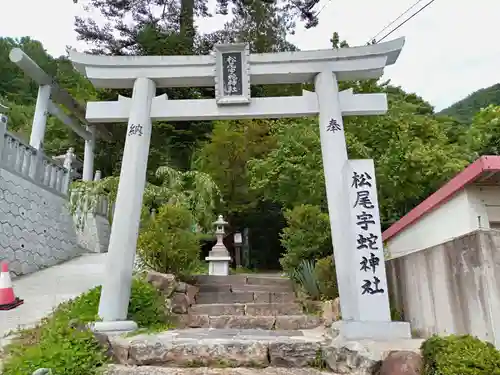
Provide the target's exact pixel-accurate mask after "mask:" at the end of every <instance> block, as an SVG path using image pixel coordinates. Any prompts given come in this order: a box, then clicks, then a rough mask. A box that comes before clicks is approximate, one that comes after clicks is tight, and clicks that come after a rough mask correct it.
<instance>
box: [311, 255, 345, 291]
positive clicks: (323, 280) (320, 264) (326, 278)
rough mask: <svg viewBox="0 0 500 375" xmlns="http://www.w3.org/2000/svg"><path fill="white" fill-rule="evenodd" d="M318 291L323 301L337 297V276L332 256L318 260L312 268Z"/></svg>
mask: <svg viewBox="0 0 500 375" xmlns="http://www.w3.org/2000/svg"><path fill="white" fill-rule="evenodd" d="M314 273H315V274H316V278H317V280H318V286H319V290H320V292H321V297H322V298H323V299H328V300H333V299H335V298H337V297H338V296H339V288H338V284H337V274H336V271H335V262H334V261H333V254H330V255H327V256H326V257H324V258H321V259H319V260H318V261H317V262H316V265H315V267H314Z"/></svg>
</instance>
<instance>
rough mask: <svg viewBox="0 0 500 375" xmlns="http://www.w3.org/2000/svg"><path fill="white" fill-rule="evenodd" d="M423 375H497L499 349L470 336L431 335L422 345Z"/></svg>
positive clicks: (499, 357)
mask: <svg viewBox="0 0 500 375" xmlns="http://www.w3.org/2000/svg"><path fill="white" fill-rule="evenodd" d="M421 350H422V355H423V357H424V375H457V374H460V375H498V374H500V352H499V351H498V350H497V349H495V347H494V346H493V345H492V344H490V343H486V342H483V341H481V340H479V339H478V338H475V337H472V336H468V335H466V336H455V335H451V336H448V337H439V336H433V337H431V338H430V339H428V340H426V341H425V342H424V343H423V344H422V347H421Z"/></svg>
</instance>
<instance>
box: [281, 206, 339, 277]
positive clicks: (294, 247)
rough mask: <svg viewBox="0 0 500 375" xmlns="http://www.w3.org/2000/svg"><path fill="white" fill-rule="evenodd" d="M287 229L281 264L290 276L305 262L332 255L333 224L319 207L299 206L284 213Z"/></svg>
mask: <svg viewBox="0 0 500 375" xmlns="http://www.w3.org/2000/svg"><path fill="white" fill-rule="evenodd" d="M285 219H286V221H287V227H286V228H285V229H283V232H282V239H281V242H282V244H283V247H284V248H285V254H284V255H283V257H282V258H281V260H280V262H281V265H282V267H283V270H284V271H285V272H287V273H289V274H292V273H293V270H295V269H297V267H298V266H299V265H300V264H301V262H302V261H304V260H315V259H319V258H323V257H325V256H327V255H328V254H331V253H332V242H331V234H330V222H329V219H328V215H327V214H325V213H323V212H321V210H320V209H319V207H317V206H311V205H300V206H297V207H295V208H294V209H292V210H287V211H286V212H285Z"/></svg>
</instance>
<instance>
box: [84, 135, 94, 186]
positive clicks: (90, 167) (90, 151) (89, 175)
mask: <svg viewBox="0 0 500 375" xmlns="http://www.w3.org/2000/svg"><path fill="white" fill-rule="evenodd" d="M87 130H88V131H89V132H90V134H92V136H91V137H90V139H86V140H85V149H84V154H83V173H82V180H83V181H92V179H93V178H94V152H95V133H96V129H95V125H91V126H88V127H87Z"/></svg>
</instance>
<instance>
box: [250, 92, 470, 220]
mask: <svg viewBox="0 0 500 375" xmlns="http://www.w3.org/2000/svg"><path fill="white" fill-rule="evenodd" d="M385 90H386V91H388V92H389V93H388V95H389V111H388V113H387V115H385V116H359V117H350V118H347V119H345V121H344V124H345V129H346V142H347V145H348V152H349V157H350V158H351V159H356V158H372V159H374V161H375V169H376V175H377V184H378V195H379V202H380V205H381V218H382V224H383V226H384V227H387V226H388V225H390V224H391V223H392V222H394V221H396V220H397V219H399V218H400V217H401V216H402V215H404V214H405V213H406V212H408V211H409V210H410V209H411V208H413V207H414V206H415V205H417V204H418V203H419V202H420V201H421V200H422V199H424V198H425V197H426V196H427V195H429V194H430V193H431V192H433V191H435V190H436V189H437V188H438V187H439V186H440V185H441V184H443V183H444V182H445V181H447V180H448V179H449V178H450V177H451V176H453V175H454V174H456V173H457V172H458V171H460V170H461V169H463V167H464V166H465V165H466V164H467V163H468V156H469V154H468V152H467V149H466V148H465V149H464V147H463V146H460V145H458V144H453V143H449V142H448V139H447V136H446V133H445V131H444V130H443V127H442V126H441V124H440V122H439V119H438V118H436V117H435V116H434V115H429V114H419V111H420V110H421V107H422V106H424V107H425V103H416V104H413V103H409V102H407V101H406V98H405V95H403V94H402V93H401V92H400V90H399V89H398V90H396V91H395V92H398V94H393V93H392V92H394V90H393V89H392V88H391V87H388V88H386V89H385ZM276 124H277V126H276V127H275V128H274V129H273V130H272V134H274V135H275V136H276V139H277V143H278V147H277V148H276V149H275V150H273V151H271V152H270V153H269V154H268V156H267V157H266V158H264V159H261V160H251V161H250V162H249V170H250V175H251V185H252V187H253V188H254V189H257V190H259V191H262V192H263V194H264V195H265V197H266V198H267V199H271V200H273V201H276V202H280V203H281V204H282V205H283V206H285V207H288V208H293V207H294V206H296V205H299V204H312V205H320V206H322V207H323V208H324V209H326V205H325V188H324V177H323V172H322V169H321V165H322V163H321V160H322V159H321V147H320V142H319V128H318V124H317V120H316V119H315V118H310V119H300V120H294V121H292V122H286V123H285V122H278V123H276Z"/></svg>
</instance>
